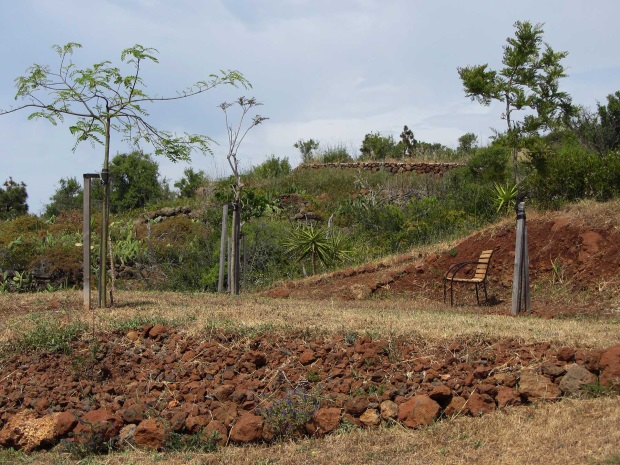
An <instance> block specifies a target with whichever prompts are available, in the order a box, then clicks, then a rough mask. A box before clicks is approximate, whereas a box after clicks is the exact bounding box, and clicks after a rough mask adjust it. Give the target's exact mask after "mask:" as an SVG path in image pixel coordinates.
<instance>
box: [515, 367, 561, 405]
mask: <svg viewBox="0 0 620 465" xmlns="http://www.w3.org/2000/svg"><path fill="white" fill-rule="evenodd" d="M519 392H520V393H521V396H523V397H525V399H527V400H528V401H530V402H533V401H537V400H553V399H557V398H558V397H560V396H561V395H562V391H560V388H558V387H557V385H556V384H554V383H553V381H551V379H550V378H548V377H547V376H544V375H539V374H537V373H534V372H532V371H524V372H522V373H521V378H520V380H519Z"/></svg>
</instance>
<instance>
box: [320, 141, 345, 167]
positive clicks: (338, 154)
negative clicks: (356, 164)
mask: <svg viewBox="0 0 620 465" xmlns="http://www.w3.org/2000/svg"><path fill="white" fill-rule="evenodd" d="M319 159H320V160H321V162H322V163H346V162H350V161H353V157H352V156H351V155H350V154H349V151H348V150H347V147H346V146H345V145H344V144H336V145H333V146H328V147H327V148H326V149H323V150H322V151H321V154H320V157H319Z"/></svg>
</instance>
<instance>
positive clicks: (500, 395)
mask: <svg viewBox="0 0 620 465" xmlns="http://www.w3.org/2000/svg"><path fill="white" fill-rule="evenodd" d="M495 402H496V403H497V406H498V407H499V408H503V407H508V406H509V405H519V404H520V403H521V398H520V397H519V396H518V395H517V393H516V392H515V390H514V389H512V388H509V387H506V386H499V387H498V388H497V394H496V395H495Z"/></svg>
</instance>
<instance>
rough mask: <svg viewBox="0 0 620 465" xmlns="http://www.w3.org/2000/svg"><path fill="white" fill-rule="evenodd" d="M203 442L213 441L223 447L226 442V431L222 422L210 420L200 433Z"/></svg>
mask: <svg viewBox="0 0 620 465" xmlns="http://www.w3.org/2000/svg"><path fill="white" fill-rule="evenodd" d="M202 434H203V437H204V439H205V440H209V441H215V442H217V444H218V445H220V446H224V445H226V442H228V431H226V426H224V424H223V423H222V422H219V421H217V420H211V421H210V422H209V424H208V425H207V426H205V429H204V430H203V431H202Z"/></svg>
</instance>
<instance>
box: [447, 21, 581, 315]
mask: <svg viewBox="0 0 620 465" xmlns="http://www.w3.org/2000/svg"><path fill="white" fill-rule="evenodd" d="M514 26H515V28H516V33H515V37H514V38H513V37H509V38H508V39H507V42H508V45H505V46H504V56H503V59H502V63H503V65H504V67H503V68H502V69H501V70H500V71H499V72H498V71H493V70H490V69H487V68H488V65H486V64H485V65H478V66H468V67H465V68H458V73H459V76H460V77H461V80H462V81H463V87H464V89H465V95H466V96H467V97H470V98H471V99H472V100H477V101H478V102H479V103H480V104H482V105H490V104H491V102H492V101H493V100H497V101H500V102H502V103H503V105H504V111H503V113H502V119H504V120H506V129H507V131H506V134H505V135H506V138H507V141H508V145H509V147H510V148H511V149H512V164H513V170H514V178H515V184H516V185H517V190H518V194H517V199H516V202H515V203H516V206H517V243H516V247H515V270H514V281H513V301H512V302H513V305H512V313H513V314H517V313H519V310H520V309H521V307H522V305H523V304H524V307H525V309H526V310H527V309H528V306H529V288H528V286H529V271H528V269H527V267H528V252H527V233H526V230H525V203H523V196H522V195H521V192H520V190H521V177H520V175H519V167H518V154H519V149H520V148H521V147H522V146H523V139H524V138H525V137H526V136H536V135H538V134H539V132H540V131H545V130H548V129H550V128H552V127H554V126H556V125H558V124H559V123H561V122H565V123H566V122H568V121H569V118H570V116H571V115H572V114H573V113H574V111H575V108H574V107H573V105H572V102H571V98H570V96H569V95H568V94H567V93H566V92H561V91H560V90H559V81H560V79H561V78H563V77H565V76H566V74H565V72H564V71H565V68H564V66H563V65H562V64H561V61H562V60H563V59H564V58H565V57H566V56H567V54H568V53H567V52H555V51H554V50H553V49H552V48H551V47H550V46H549V45H548V44H545V43H543V39H542V35H543V29H542V25H541V24H536V25H532V24H531V23H530V22H528V21H524V22H521V21H517V22H516V23H515V25H514ZM543 45H544V50H542V46H543ZM525 110H529V112H528V113H526V114H525V115H524V116H523V118H522V119H521V120H518V119H517V115H516V113H517V112H520V111H525ZM507 187H508V186H507Z"/></svg>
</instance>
